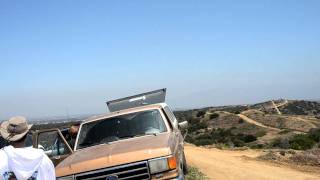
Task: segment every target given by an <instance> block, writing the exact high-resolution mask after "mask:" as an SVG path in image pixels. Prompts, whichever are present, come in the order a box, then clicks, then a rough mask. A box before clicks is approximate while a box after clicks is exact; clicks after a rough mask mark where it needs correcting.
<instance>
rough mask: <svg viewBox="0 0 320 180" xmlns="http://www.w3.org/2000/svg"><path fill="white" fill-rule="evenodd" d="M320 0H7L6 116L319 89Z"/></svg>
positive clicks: (0, 40) (1, 4) (1, 67)
mask: <svg viewBox="0 0 320 180" xmlns="http://www.w3.org/2000/svg"><path fill="white" fill-rule="evenodd" d="M319 9H320V1H318V0H314V1H312V0H307V1H303V0H299V1H295V0H282V1H281V0H274V1H271V0H261V1H256V0H252V1H238V0H235V1H225V0H224V1H213V0H208V1H204V0H201V1H197V0H194V1H189V0H181V1H177V0H158V1H155V0H154V1H151V0H145V1H140V0H134V1H132V0H127V1H124V0H123V1H119V0H118V1H111V0H108V1H103V0H101V1H93V0H91V1H7V0H3V1H0V118H2V119H5V118H8V117H10V116H12V115H25V116H27V117H41V116H54V115H65V114H66V111H67V109H68V111H69V113H70V114H87V113H102V112H105V111H106V106H105V101H106V100H107V99H109V100H110V99H115V98H119V97H123V96H127V95H132V94H135V93H139V92H144V91H149V90H154V89H158V88H163V87H166V88H168V96H167V97H168V98H167V101H168V103H169V104H170V105H172V106H173V107H174V108H185V107H200V106H210V105H212V106H213V105H226V104H245V103H254V102H259V101H263V100H268V99H271V98H272V99H277V98H289V99H313V98H320V10H319Z"/></svg>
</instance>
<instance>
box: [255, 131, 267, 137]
mask: <svg viewBox="0 0 320 180" xmlns="http://www.w3.org/2000/svg"><path fill="white" fill-rule="evenodd" d="M266 133H267V132H266V131H263V130H261V131H258V132H257V133H256V136H257V137H262V136H264V135H266Z"/></svg>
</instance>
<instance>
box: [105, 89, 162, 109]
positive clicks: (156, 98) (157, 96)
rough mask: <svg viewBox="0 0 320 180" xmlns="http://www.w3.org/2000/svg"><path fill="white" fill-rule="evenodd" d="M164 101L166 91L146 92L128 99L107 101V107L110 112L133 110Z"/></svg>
mask: <svg viewBox="0 0 320 180" xmlns="http://www.w3.org/2000/svg"><path fill="white" fill-rule="evenodd" d="M165 99H166V89H160V90H156V91H151V92H146V93H142V94H138V95H134V96H130V97H125V98H121V99H116V100H113V101H108V102H107V105H108V108H109V111H110V112H115V111H120V110H124V109H129V108H135V107H140V106H145V105H150V104H157V103H163V102H165Z"/></svg>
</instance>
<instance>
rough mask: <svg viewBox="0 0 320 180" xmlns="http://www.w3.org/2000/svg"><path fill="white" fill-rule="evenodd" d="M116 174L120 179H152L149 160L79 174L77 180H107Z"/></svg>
mask: <svg viewBox="0 0 320 180" xmlns="http://www.w3.org/2000/svg"><path fill="white" fill-rule="evenodd" d="M110 175H116V176H118V179H119V180H141V179H150V174H149V168H148V163H147V162H139V163H132V164H127V165H122V166H116V167H111V168H106V169H100V170H97V171H91V172H87V173H82V174H77V175H76V176H75V177H76V180H82V179H86V180H91V179H95V180H96V179H103V180H106V177H107V176H110Z"/></svg>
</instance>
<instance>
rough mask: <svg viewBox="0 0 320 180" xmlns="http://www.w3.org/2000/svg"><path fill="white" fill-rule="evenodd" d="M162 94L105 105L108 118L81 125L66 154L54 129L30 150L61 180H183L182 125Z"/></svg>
mask: <svg viewBox="0 0 320 180" xmlns="http://www.w3.org/2000/svg"><path fill="white" fill-rule="evenodd" d="M165 94H166V89H161V90H157V91H153V92H148V93H144V94H139V95H136V96H131V97H127V98H123V99H118V100H114V101H109V102H107V105H108V108H109V110H110V113H108V114H105V115H101V116H94V117H91V118H89V119H86V120H84V121H83V123H81V125H80V129H79V132H78V135H77V138H76V141H75V144H74V148H73V149H71V147H70V145H69V144H68V140H66V139H65V138H64V136H63V133H62V132H61V131H60V130H58V129H51V130H40V131H37V132H36V134H35V141H34V146H35V147H37V148H42V149H44V151H45V152H46V154H47V155H48V156H49V157H50V158H51V159H52V161H53V162H54V164H55V165H56V175H57V179H60V180H69V179H70V180H71V179H72V180H82V179H88V180H89V179H90V180H91V179H103V180H116V179H120V180H135V179H137V180H138V179H139V180H140V179H184V175H185V174H186V173H187V164H186V159H185V155H184V146H183V145H184V138H183V136H182V134H181V132H180V130H181V129H184V128H186V127H187V122H182V123H178V121H177V119H176V118H175V116H174V114H173V113H172V111H171V110H170V108H169V107H168V106H167V104H165V103H164V102H165V101H164V100H165Z"/></svg>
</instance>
